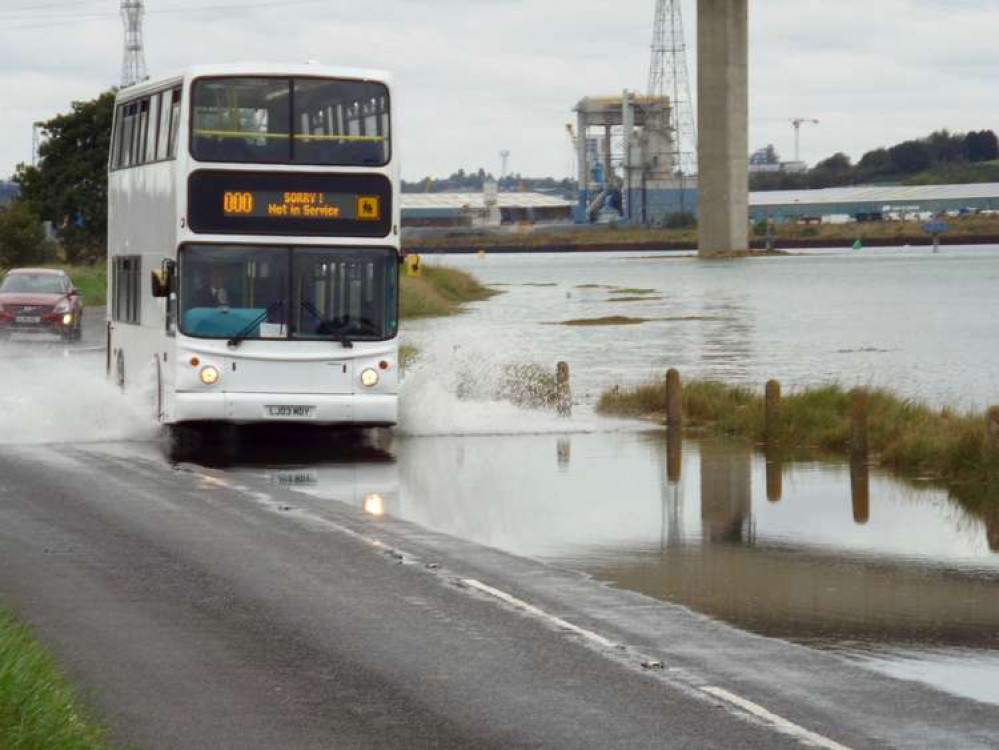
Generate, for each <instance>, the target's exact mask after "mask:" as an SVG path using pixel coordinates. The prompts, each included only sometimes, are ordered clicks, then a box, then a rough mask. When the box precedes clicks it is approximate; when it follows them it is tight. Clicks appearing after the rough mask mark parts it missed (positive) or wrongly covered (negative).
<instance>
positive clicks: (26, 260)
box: [0, 200, 46, 268]
mask: <svg viewBox="0 0 999 750" xmlns="http://www.w3.org/2000/svg"><path fill="white" fill-rule="evenodd" d="M45 250H46V248H45V230H44V229H42V224H41V222H40V221H39V219H38V216H36V215H35V213H34V212H32V210H31V208H30V207H29V206H28V205H27V204H26V203H25V202H24V201H22V200H15V201H11V202H10V203H9V204H7V205H6V206H0V268H4V267H7V268H10V267H14V266H33V265H38V264H40V263H42V262H43V261H44V259H45Z"/></svg>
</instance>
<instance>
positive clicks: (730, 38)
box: [697, 0, 749, 257]
mask: <svg viewBox="0 0 999 750" xmlns="http://www.w3.org/2000/svg"><path fill="white" fill-rule="evenodd" d="M697 121H698V138H697V144H698V159H697V160H698V173H699V190H700V196H699V205H698V235H699V238H700V239H699V241H698V254H699V255H700V256H702V257H710V256H712V255H719V254H724V253H732V252H745V251H747V250H748V249H749V0H698V1H697Z"/></svg>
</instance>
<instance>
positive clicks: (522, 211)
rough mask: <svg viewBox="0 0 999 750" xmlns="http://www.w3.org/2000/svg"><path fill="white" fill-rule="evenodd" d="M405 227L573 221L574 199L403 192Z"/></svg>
mask: <svg viewBox="0 0 999 750" xmlns="http://www.w3.org/2000/svg"><path fill="white" fill-rule="evenodd" d="M401 200H402V224H403V226H404V227H476V226H478V227H490V226H494V227H495V226H500V225H504V224H520V223H525V222H529V223H536V224H554V223H567V222H571V221H572V216H573V208H574V205H575V204H574V203H573V202H572V201H569V200H566V199H565V198H561V197H559V196H555V195H546V194H544V193H520V192H517V193H498V192H495V191H490V190H488V189H487V190H486V191H485V192H482V193H403V194H402V196H401Z"/></svg>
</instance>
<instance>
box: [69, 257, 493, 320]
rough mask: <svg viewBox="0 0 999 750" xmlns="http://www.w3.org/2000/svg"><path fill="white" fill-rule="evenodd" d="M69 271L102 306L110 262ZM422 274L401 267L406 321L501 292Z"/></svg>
mask: <svg viewBox="0 0 999 750" xmlns="http://www.w3.org/2000/svg"><path fill="white" fill-rule="evenodd" d="M52 267H53V268H61V269H63V270H64V271H66V272H67V273H68V274H69V276H70V278H72V279H73V283H74V284H75V285H76V286H77V287H78V288H79V289H80V293H81V295H82V296H83V302H84V304H85V305H88V306H90V307H102V306H103V305H104V304H105V301H106V299H107V265H106V264H104V263H95V264H93V265H72V266H71V265H56V266H52ZM422 274H423V275H422V276H419V277H410V276H406V275H405V271H404V270H402V269H400V282H401V289H400V299H399V313H400V316H401V318H402V319H403V320H408V319H413V318H430V317H439V316H446V315H454V314H455V313H458V312H460V311H461V308H462V305H464V304H466V303H468V302H478V301H480V300H485V299H489V298H490V297H492V296H493V295H495V294H499V292H496V291H494V290H492V289H489V288H488V287H486V286H484V285H482V284H480V283H479V281H478V280H477V279H476V278H475V277H474V276H472V275H471V274H469V273H466V272H465V271H459V270H458V269H456V268H447V267H444V266H434V265H425V266H423V271H422Z"/></svg>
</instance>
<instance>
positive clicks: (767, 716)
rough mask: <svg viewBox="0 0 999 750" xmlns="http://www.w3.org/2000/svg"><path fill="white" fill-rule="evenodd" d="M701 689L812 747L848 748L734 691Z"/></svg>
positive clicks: (843, 749) (839, 749)
mask: <svg viewBox="0 0 999 750" xmlns="http://www.w3.org/2000/svg"><path fill="white" fill-rule="evenodd" d="M701 690H702V691H703V692H705V693H707V694H708V695H710V696H713V697H715V698H718V699H719V700H723V701H725V702H726V703H731V704H732V705H733V706H738V707H739V708H741V709H742V710H743V711H746V712H747V713H750V714H752V715H753V716H755V717H757V718H758V719H762V720H763V721H765V722H766V723H767V724H770V725H772V726H773V727H774V728H776V729H779V730H780V731H782V732H784V733H785V734H789V735H791V736H792V737H797V738H798V739H800V740H802V741H803V742H807V743H808V744H809V745H812V746H814V747H822V748H826V750H849V748H848V747H846V746H845V745H841V744H839V743H838V742H834V741H833V740H831V739H829V738H828V737H823V736H822V735H821V734H816V733H815V732H810V731H809V730H807V729H805V728H804V727H802V726H798V725H797V724H795V723H794V722H792V721H788V720H787V719H785V718H784V717H783V716H778V715H777V714H775V713H772V712H770V711H768V710H767V709H765V708H763V706H760V705H758V704H756V703H753V702H752V701H749V700H746V699H745V698H742V697H740V696H738V695H736V694H735V693H730V692H729V691H728V690H725V689H724V688H720V687H702V688H701Z"/></svg>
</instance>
